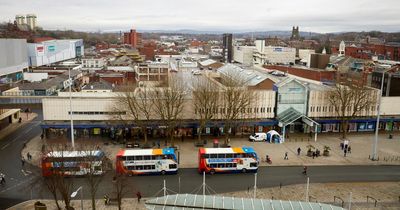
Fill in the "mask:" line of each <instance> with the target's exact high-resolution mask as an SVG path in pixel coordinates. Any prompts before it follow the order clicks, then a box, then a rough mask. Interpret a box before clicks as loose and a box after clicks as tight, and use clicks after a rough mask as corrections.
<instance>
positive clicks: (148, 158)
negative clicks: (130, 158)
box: [143, 155, 151, 160]
mask: <svg viewBox="0 0 400 210" xmlns="http://www.w3.org/2000/svg"><path fill="white" fill-rule="evenodd" d="M143 160H151V156H150V155H145V156H143Z"/></svg>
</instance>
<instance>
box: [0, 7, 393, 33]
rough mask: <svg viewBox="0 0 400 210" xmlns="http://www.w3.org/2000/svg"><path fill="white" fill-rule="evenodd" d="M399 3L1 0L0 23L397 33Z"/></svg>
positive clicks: (79, 27)
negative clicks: (33, 20) (19, 19)
mask: <svg viewBox="0 0 400 210" xmlns="http://www.w3.org/2000/svg"><path fill="white" fill-rule="evenodd" d="M399 9H400V0H125V1H119V0H68V1H64V0H0V21H7V22H8V21H9V20H14V17H15V15H16V14H27V13H34V14H36V15H37V16H38V18H37V22H38V25H39V26H41V27H43V28H44V29H73V30H83V31H98V30H101V31H110V30H129V29H130V28H132V27H133V26H134V27H135V28H136V29H138V30H178V29H192V30H213V31H267V30H291V27H292V26H293V25H298V26H299V27H300V30H301V31H313V32H324V33H326V32H341V31H370V30H381V31H387V32H395V31H400V16H399Z"/></svg>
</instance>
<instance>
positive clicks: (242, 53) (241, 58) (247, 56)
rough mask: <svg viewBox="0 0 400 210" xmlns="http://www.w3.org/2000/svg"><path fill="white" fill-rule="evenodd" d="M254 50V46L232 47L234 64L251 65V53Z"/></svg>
mask: <svg viewBox="0 0 400 210" xmlns="http://www.w3.org/2000/svg"><path fill="white" fill-rule="evenodd" d="M255 50H256V47H255V46H234V47H233V60H234V61H235V62H238V63H241V64H244V65H252V64H253V52H254V51H255Z"/></svg>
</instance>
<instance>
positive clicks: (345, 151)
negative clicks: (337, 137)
mask: <svg viewBox="0 0 400 210" xmlns="http://www.w3.org/2000/svg"><path fill="white" fill-rule="evenodd" d="M343 152H344V156H345V157H346V155H347V149H344V151H343Z"/></svg>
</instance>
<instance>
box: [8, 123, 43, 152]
mask: <svg viewBox="0 0 400 210" xmlns="http://www.w3.org/2000/svg"><path fill="white" fill-rule="evenodd" d="M39 123H40V122H37V123H35V125H38V124H39ZM33 127H34V126H32V127H30V128H29V129H28V130H26V131H25V132H23V133H22V134H20V135H18V136H17V137H15V138H14V139H13V140H12V141H11V142H8V143H7V144H6V145H4V146H3V147H2V148H1V150H4V149H5V148H7V147H8V146H10V144H11V143H14V142H15V141H16V140H17V139H19V138H20V137H21V136H22V135H25V134H26V133H28V132H29V131H31V130H32V129H33Z"/></svg>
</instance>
